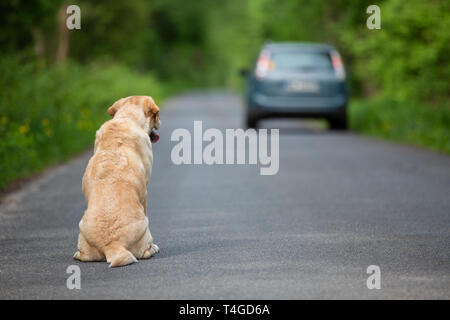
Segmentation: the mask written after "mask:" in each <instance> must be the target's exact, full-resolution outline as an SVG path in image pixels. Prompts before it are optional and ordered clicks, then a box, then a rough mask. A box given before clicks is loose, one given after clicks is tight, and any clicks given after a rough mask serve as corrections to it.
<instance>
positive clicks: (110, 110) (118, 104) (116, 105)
mask: <svg viewBox="0 0 450 320" xmlns="http://www.w3.org/2000/svg"><path fill="white" fill-rule="evenodd" d="M124 100H125V99H123V98H122V99H119V100H117V101H116V102H114V104H113V105H112V106H111V107H109V108H108V114H109V115H110V116H111V117H114V115H115V114H116V112H117V110H119V108H120V107H121V106H122V104H123V102H124Z"/></svg>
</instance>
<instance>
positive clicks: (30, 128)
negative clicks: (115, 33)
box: [0, 57, 166, 189]
mask: <svg viewBox="0 0 450 320" xmlns="http://www.w3.org/2000/svg"><path fill="white" fill-rule="evenodd" d="M0 74H2V77H1V78H0V87H1V88H2V95H1V96H0V136H1V139H0V189H3V188H4V187H6V186H7V185H8V183H9V182H11V181H12V180H14V179H17V178H21V177H25V176H27V175H29V174H31V173H33V172H36V171H38V170H40V169H42V168H44V167H45V166H46V165H49V164H52V163H55V162H57V161H61V160H65V159H67V158H68V157H69V156H71V155H73V154H75V153H78V152H80V151H82V150H84V149H85V148H86V147H87V146H89V145H90V144H91V143H92V142H93V140H94V137H95V131H96V130H97V129H98V128H99V127H100V125H101V124H102V123H103V122H104V121H106V120H107V119H108V118H109V116H108V115H107V113H106V110H107V108H108V107H109V106H110V105H111V104H112V103H113V102H114V101H116V100H117V99H119V98H121V97H125V96H129V95H152V96H153V97H154V98H155V100H156V101H157V102H158V103H159V102H160V100H161V98H162V97H163V96H164V95H165V94H166V91H165V90H163V88H162V87H161V86H160V85H159V84H158V83H157V81H156V80H155V78H154V77H153V76H152V75H150V74H145V75H140V74H137V73H135V72H131V71H130V70H129V69H128V68H125V67H123V66H120V65H112V66H107V65H104V64H97V65H90V66H87V67H82V66H80V65H77V64H74V63H67V64H64V65H59V66H54V67H51V68H48V69H46V70H44V71H42V70H38V69H37V68H36V66H35V65H34V64H33V63H29V62H25V63H23V62H22V61H20V59H18V58H17V57H6V58H2V59H0Z"/></svg>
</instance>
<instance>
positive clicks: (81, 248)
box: [73, 232, 105, 262]
mask: <svg viewBox="0 0 450 320" xmlns="http://www.w3.org/2000/svg"><path fill="white" fill-rule="evenodd" d="M73 258H74V259H77V260H80V261H84V262H87V261H105V256H104V255H103V254H102V253H101V252H100V251H99V250H97V248H95V247H93V246H91V245H90V244H89V243H88V242H87V241H86V239H85V238H84V236H83V234H82V233H81V232H80V235H79V236H78V251H77V252H75V254H74V255H73Z"/></svg>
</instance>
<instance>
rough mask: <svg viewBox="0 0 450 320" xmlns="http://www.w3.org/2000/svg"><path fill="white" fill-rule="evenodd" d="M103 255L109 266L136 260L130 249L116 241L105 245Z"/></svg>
mask: <svg viewBox="0 0 450 320" xmlns="http://www.w3.org/2000/svg"><path fill="white" fill-rule="evenodd" d="M105 256H106V261H107V262H108V263H110V265H109V267H110V268H113V267H122V266H126V265H129V264H132V263H134V262H138V261H137V259H136V257H135V256H134V255H133V254H132V253H131V252H130V251H128V250H127V249H126V248H125V247H124V246H123V245H121V244H119V243H117V242H113V243H111V244H109V245H108V246H106V248H105Z"/></svg>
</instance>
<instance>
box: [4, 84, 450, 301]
mask: <svg viewBox="0 0 450 320" xmlns="http://www.w3.org/2000/svg"><path fill="white" fill-rule="evenodd" d="M161 119H162V129H161V131H160V133H161V139H160V141H159V142H158V143H157V144H155V145H154V154H155V159H154V167H153V176H152V179H151V181H150V185H149V211H150V213H149V214H150V229H151V232H152V234H153V236H154V238H155V243H157V244H158V245H159V246H160V248H161V252H160V253H159V254H158V255H157V256H155V257H154V258H152V259H150V260H143V261H140V262H139V263H137V264H134V265H131V266H128V267H124V268H113V269H111V268H108V265H107V264H106V263H80V262H77V261H74V260H73V259H72V255H73V253H74V252H75V250H76V242H77V236H78V221H79V220H80V218H81V217H82V214H83V211H84V209H85V203H84V199H83V196H82V193H81V177H82V174H83V172H84V168H85V166H86V163H87V160H88V158H89V156H90V154H91V152H92V151H90V152H87V153H86V154H84V155H82V156H80V157H78V158H76V159H74V160H72V161H70V162H69V163H67V164H65V165H62V166H60V167H58V168H56V169H52V170H50V171H48V172H47V173H45V174H44V175H42V176H41V177H40V178H38V179H37V180H35V181H33V182H31V183H30V184H28V185H27V186H26V187H25V188H23V189H22V190H20V191H19V192H16V193H13V194H11V195H9V196H8V197H7V198H6V199H5V201H4V202H3V204H1V205H0V298H1V299H5V298H7V299H11V298H14V299H18V298H29V299H42V298H50V299H53V298H62V299H84V298H89V299H90V298H126V299H128V298H144V299H166V298H177V299H304V298H307V299H309V298H319V299H321V298H327V299H328V298H331V299H336V298H339V299H340V298H343V299H347V298H349V299H351V298H355V299H387V298H406V299H408V298H426V299H429V298H446V299H449V298H450V157H448V156H444V155H440V154H436V153H432V152H428V151H424V150H421V149H417V148H411V147H406V146H400V145H396V144H391V143H387V142H382V141H378V140H374V139H368V138H364V137H360V136H358V135H355V134H351V133H336V132H329V131H326V130H321V129H316V128H312V127H309V126H304V125H303V124H301V123H300V122H298V121H288V122H281V121H279V120H277V121H268V122H265V123H263V126H266V127H276V128H280V152H279V154H280V169H279V173H278V174H277V175H274V176H262V175H260V174H259V167H258V166H257V165H213V166H208V165H180V166H176V165H174V164H173V163H172V161H171V158H170V153H171V149H172V147H173V146H174V145H175V142H171V141H170V135H171V133H172V131H173V130H174V129H176V128H186V129H188V130H190V131H192V130H193V121H194V120H202V121H203V127H204V129H206V128H218V129H220V130H225V129H226V128H237V127H240V126H241V124H242V122H243V121H242V105H241V100H240V99H239V97H237V96H235V95H233V94H231V93H227V92H206V93H205V92H203V93H202V92H197V93H191V94H186V95H183V96H179V97H176V98H173V99H171V100H169V101H168V102H167V103H166V104H165V105H164V106H163V111H162V115H161ZM69 265H78V266H79V267H80V269H81V289H80V290H77V289H74V290H69V289H67V287H66V280H67V278H68V276H69V274H66V269H67V267H68V266H69ZM370 265H376V266H379V268H380V272H381V274H380V279H381V289H379V290H377V289H373V290H369V289H368V288H367V284H366V280H367V278H368V277H369V276H370V275H369V274H367V267H368V266H370Z"/></svg>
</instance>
